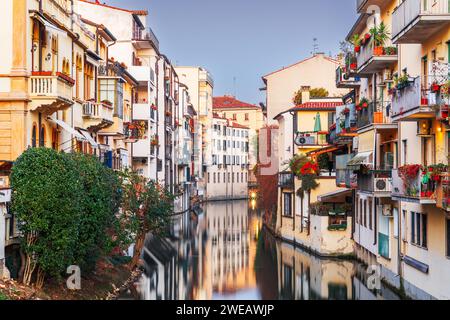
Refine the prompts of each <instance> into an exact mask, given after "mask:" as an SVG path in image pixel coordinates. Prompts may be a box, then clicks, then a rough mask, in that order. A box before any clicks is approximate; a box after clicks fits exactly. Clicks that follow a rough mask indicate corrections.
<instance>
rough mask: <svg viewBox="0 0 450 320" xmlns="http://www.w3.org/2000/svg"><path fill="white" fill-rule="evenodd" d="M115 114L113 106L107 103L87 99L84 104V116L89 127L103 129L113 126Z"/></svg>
mask: <svg viewBox="0 0 450 320" xmlns="http://www.w3.org/2000/svg"><path fill="white" fill-rule="evenodd" d="M113 114H114V109H113V107H112V106H111V105H109V104H107V103H102V102H92V101H87V102H85V103H84V104H83V118H84V120H85V123H86V127H87V128H89V129H92V130H101V129H104V128H107V127H109V126H111V125H112V124H113V123H114V119H113Z"/></svg>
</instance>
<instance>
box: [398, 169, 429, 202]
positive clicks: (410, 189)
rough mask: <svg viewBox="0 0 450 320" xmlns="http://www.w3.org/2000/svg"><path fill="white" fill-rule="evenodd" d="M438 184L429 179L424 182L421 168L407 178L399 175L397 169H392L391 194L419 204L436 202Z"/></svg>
mask: <svg viewBox="0 0 450 320" xmlns="http://www.w3.org/2000/svg"><path fill="white" fill-rule="evenodd" d="M437 190H438V184H437V183H436V182H435V181H432V180H431V179H430V180H428V181H427V182H426V183H425V181H424V179H423V175H422V172H421V170H419V171H418V173H417V175H416V176H414V177H411V178H408V179H405V178H403V179H402V177H401V176H400V174H399V170H398V169H393V170H392V196H393V197H397V198H402V199H409V200H411V201H416V202H419V203H421V204H436V195H437V193H436V191H437Z"/></svg>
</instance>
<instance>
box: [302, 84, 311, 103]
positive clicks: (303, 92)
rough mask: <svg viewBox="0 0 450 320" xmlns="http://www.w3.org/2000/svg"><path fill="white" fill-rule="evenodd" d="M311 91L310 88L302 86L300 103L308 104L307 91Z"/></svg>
mask: <svg viewBox="0 0 450 320" xmlns="http://www.w3.org/2000/svg"><path fill="white" fill-rule="evenodd" d="M310 90H311V87H310V86H302V87H301V88H300V91H301V92H302V103H307V102H309V91H310Z"/></svg>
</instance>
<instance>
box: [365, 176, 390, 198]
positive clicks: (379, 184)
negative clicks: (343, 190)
mask: <svg viewBox="0 0 450 320" xmlns="http://www.w3.org/2000/svg"><path fill="white" fill-rule="evenodd" d="M358 190H360V191H363V192H369V193H372V194H374V195H376V196H378V197H390V196H391V192H392V171H390V170H373V171H370V172H369V173H368V174H359V175H358Z"/></svg>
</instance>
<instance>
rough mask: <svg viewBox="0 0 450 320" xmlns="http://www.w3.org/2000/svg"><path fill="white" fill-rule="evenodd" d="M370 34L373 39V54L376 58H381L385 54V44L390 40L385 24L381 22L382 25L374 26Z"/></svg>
mask: <svg viewBox="0 0 450 320" xmlns="http://www.w3.org/2000/svg"><path fill="white" fill-rule="evenodd" d="M369 32H370V34H371V35H372V37H373V46H374V47H373V54H374V55H376V56H381V55H383V54H384V44H385V43H386V41H387V40H388V39H389V35H390V33H389V31H388V29H387V27H386V25H385V24H384V22H381V23H380V25H379V26H378V27H377V26H374V27H373V28H372V29H370V31H369Z"/></svg>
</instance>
